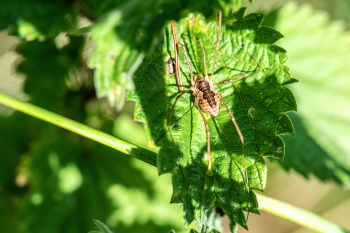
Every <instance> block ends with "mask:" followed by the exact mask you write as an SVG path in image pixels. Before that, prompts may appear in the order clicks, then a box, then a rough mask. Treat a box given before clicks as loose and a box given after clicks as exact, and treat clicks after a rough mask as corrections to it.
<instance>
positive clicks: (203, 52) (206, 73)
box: [198, 39, 208, 79]
mask: <svg viewBox="0 0 350 233" xmlns="http://www.w3.org/2000/svg"><path fill="white" fill-rule="evenodd" d="M198 41H199V44H200V46H201V49H202V57H203V62H204V73H205V79H208V70H207V62H206V60H205V51H204V46H203V42H202V39H198Z"/></svg>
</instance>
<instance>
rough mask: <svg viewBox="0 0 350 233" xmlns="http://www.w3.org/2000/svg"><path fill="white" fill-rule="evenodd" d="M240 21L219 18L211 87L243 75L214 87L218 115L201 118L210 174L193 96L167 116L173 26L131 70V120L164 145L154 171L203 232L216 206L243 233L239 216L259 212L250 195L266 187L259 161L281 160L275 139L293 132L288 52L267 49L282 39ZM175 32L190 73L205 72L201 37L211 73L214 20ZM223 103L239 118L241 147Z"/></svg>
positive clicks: (172, 86)
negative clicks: (169, 179) (168, 180)
mask: <svg viewBox="0 0 350 233" xmlns="http://www.w3.org/2000/svg"><path fill="white" fill-rule="evenodd" d="M243 15H244V10H240V11H239V12H237V13H236V14H233V15H230V16H228V17H226V18H224V25H223V28H222V40H221V43H220V46H219V52H218V58H217V62H216V64H215V69H214V76H213V82H214V83H220V82H222V81H224V80H229V79H233V78H235V77H238V76H240V75H242V74H246V75H247V76H248V77H246V78H244V79H241V80H239V81H236V82H229V83H226V84H222V85H218V86H217V90H218V91H219V92H220V93H221V95H222V104H221V111H220V113H219V115H218V116H216V117H212V116H209V115H208V114H206V118H207V122H208V125H209V130H210V145H211V164H212V166H211V168H209V169H208V159H207V158H208V155H207V142H206V131H205V127H204V122H203V119H202V117H201V115H200V113H199V111H198V110H197V109H196V108H195V107H193V103H194V97H193V96H192V94H191V92H188V93H185V94H183V95H182V96H181V97H180V98H179V99H178V102H177V103H176V106H175V108H174V112H173V114H172V116H171V119H170V118H169V113H170V111H171V108H172V106H173V104H174V101H175V99H176V97H177V96H178V95H179V94H180V92H179V90H178V87H177V84H176V79H175V77H174V75H169V74H167V72H166V67H167V66H166V64H167V63H166V61H167V60H168V59H169V57H171V58H174V56H175V55H174V51H173V40H172V36H171V31H170V28H167V29H166V32H165V36H164V43H163V44H160V45H159V46H158V47H157V48H156V50H155V52H154V53H153V54H152V55H150V56H148V57H147V58H146V59H145V61H144V63H143V64H142V65H141V67H140V68H139V70H138V71H137V72H136V74H135V76H136V78H135V86H136V90H135V92H133V93H130V94H129V98H130V99H132V100H136V101H137V105H136V108H135V118H136V119H137V120H139V121H143V122H146V126H145V128H146V132H147V134H148V137H149V140H150V141H151V144H154V143H157V145H159V146H161V149H160V152H159V155H158V170H159V172H160V173H161V174H162V173H168V172H171V173H172V175H173V197H172V202H173V203H182V204H183V208H184V209H183V210H184V224H185V227H186V226H188V225H189V224H190V223H191V222H192V221H194V220H195V221H196V223H197V226H198V229H199V230H200V232H208V231H210V230H211V229H212V228H213V226H214V221H213V220H212V219H210V218H209V216H210V215H211V213H213V212H214V211H215V207H220V208H222V210H223V211H224V213H225V214H227V215H228V217H229V218H230V220H231V230H234V229H235V226H236V223H238V224H240V225H241V226H243V227H245V228H247V225H246V219H245V215H244V213H243V211H249V212H254V213H259V211H258V206H257V201H256V198H255V195H254V193H253V191H252V190H253V189H257V190H263V189H264V187H265V182H266V174H267V169H266V164H265V162H264V157H267V156H271V157H275V158H280V159H281V158H283V157H284V143H283V141H282V139H281V138H280V136H279V135H282V134H293V133H294V130H293V126H292V124H291V121H290V120H289V118H288V117H287V116H286V115H285V112H287V111H293V110H294V111H295V110H296V103H295V100H294V97H293V95H292V93H291V92H290V90H289V89H288V88H286V87H285V85H286V84H289V83H293V82H295V80H294V79H292V78H291V76H290V74H289V69H288V67H286V66H285V65H284V62H285V61H286V60H287V57H286V55H285V51H284V50H283V49H282V48H280V47H277V46H274V45H272V43H274V42H275V41H276V40H278V39H279V38H281V34H279V33H278V32H277V31H274V30H273V29H270V28H266V27H260V23H261V20H262V19H263V15H261V14H251V15H247V16H246V17H243ZM177 34H178V38H179V41H180V42H181V43H182V44H183V45H184V47H185V48H186V51H187V54H188V56H189V60H190V63H191V64H192V66H193V69H194V73H195V74H204V72H205V71H204V63H203V59H202V51H201V47H200V45H199V42H198V39H199V38H200V39H202V41H203V44H204V48H205V52H206V63H207V66H208V72H209V75H211V70H212V66H213V63H212V61H213V57H214V51H215V43H216V40H217V35H218V23H217V19H216V18H213V19H211V20H210V22H208V23H206V22H205V20H204V19H203V18H202V17H200V16H190V17H188V18H187V19H185V20H183V21H181V22H180V23H178V24H177ZM180 48H181V47H180ZM179 53H180V67H181V76H182V83H183V85H184V88H185V89H187V88H189V87H190V76H189V74H190V70H189V67H188V65H187V63H186V60H185V57H184V53H183V51H182V50H181V49H180V51H179ZM223 102H225V103H226V104H227V106H228V108H229V109H230V111H231V112H232V113H233V114H234V116H235V118H236V121H237V123H238V126H239V129H240V131H241V132H242V134H243V137H244V146H243V145H242V143H241V141H240V138H239V135H238V133H237V130H236V129H235V127H234V125H233V123H232V121H231V118H230V116H229V114H228V111H227V110H226V108H225V106H224V104H223ZM168 119H169V120H170V125H173V127H171V128H168V127H167V120H168ZM246 173H247V174H248V177H246ZM247 181H248V182H247ZM248 186H249V188H248Z"/></svg>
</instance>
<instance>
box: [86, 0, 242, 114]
mask: <svg viewBox="0 0 350 233" xmlns="http://www.w3.org/2000/svg"><path fill="white" fill-rule="evenodd" d="M227 2H230V3H231V2H233V3H236V4H237V3H238V2H240V1H232V0H231V1H229V0H223V1H219V0H217V1H209V0H207V1H191V2H188V1H184V0H183V1H177V0H170V1H165V2H164V1H159V0H152V1H143V0H130V1H125V2H122V3H121V4H120V5H119V6H118V7H117V8H113V9H112V10H111V11H110V12H109V13H108V14H106V15H104V16H103V17H101V18H100V19H99V22H98V23H96V24H94V25H93V26H92V40H93V41H94V42H95V43H96V45H97V47H96V49H95V51H94V52H93V54H92V56H91V58H90V62H89V64H90V66H91V67H92V68H94V69H95V77H94V80H95V87H96V92H97V96H98V97H99V98H102V97H107V98H108V99H109V101H110V102H111V104H112V105H114V106H116V108H117V109H121V108H122V106H123V104H124V102H125V94H126V90H133V88H134V85H133V75H134V72H135V71H136V69H137V68H138V67H139V65H140V64H141V62H142V60H143V58H144V56H145V54H146V53H148V52H149V51H152V49H153V47H154V45H155V43H156V41H158V37H159V34H160V32H161V30H162V29H163V27H164V25H165V24H166V22H168V21H169V20H170V19H179V18H181V17H183V16H184V15H187V14H188V13H189V11H194V12H198V11H199V12H202V13H203V14H205V15H211V14H212V13H213V9H214V8H220V9H221V8H222V9H225V10H226V11H228V10H229V7H228V4H227ZM90 3H92V2H90ZM182 6H186V7H182Z"/></svg>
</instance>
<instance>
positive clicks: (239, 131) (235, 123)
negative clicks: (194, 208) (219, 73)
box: [221, 98, 250, 219]
mask: <svg viewBox="0 0 350 233" xmlns="http://www.w3.org/2000/svg"><path fill="white" fill-rule="evenodd" d="M221 100H222V102H223V103H224V106H225V108H226V110H227V112H228V114H229V115H230V118H231V121H232V123H233V125H234V126H235V129H236V131H237V134H238V136H239V140H240V141H241V143H242V150H243V154H244V165H243V166H244V172H245V183H246V188H247V191H248V194H249V197H250V188H249V183H248V182H249V180H248V171H247V168H246V163H245V160H246V150H245V146H244V137H243V134H242V132H241V130H240V128H239V126H238V124H237V121H236V118H235V117H234V115H233V114H232V112H231V111H230V109H229V108H228V106H227V104H226V101H225V100H224V98H221ZM248 216H249V204H248V215H247V219H248Z"/></svg>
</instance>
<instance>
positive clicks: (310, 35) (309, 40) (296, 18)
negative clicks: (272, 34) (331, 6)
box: [267, 4, 350, 188]
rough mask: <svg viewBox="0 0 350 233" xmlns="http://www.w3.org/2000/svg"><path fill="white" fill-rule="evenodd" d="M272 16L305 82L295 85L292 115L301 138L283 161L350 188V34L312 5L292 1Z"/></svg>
mask: <svg viewBox="0 0 350 233" xmlns="http://www.w3.org/2000/svg"><path fill="white" fill-rule="evenodd" d="M272 16H273V17H276V18H275V19H274V20H272ZM269 19H271V20H268V21H267V22H270V23H269V24H268V25H270V26H272V25H273V26H274V27H276V28H277V29H278V30H281V31H282V32H283V34H285V35H286V38H285V39H283V40H281V42H280V44H281V45H283V47H285V48H287V49H288V50H289V51H291V52H290V53H289V56H290V58H291V60H290V62H289V64H290V67H291V68H292V70H293V74H294V75H295V77H296V78H298V79H299V80H300V85H298V86H295V87H293V88H292V89H293V93H295V95H296V98H297V99H298V106H299V108H298V115H296V114H290V117H291V118H292V120H293V122H294V124H295V128H296V137H295V138H292V137H286V138H285V140H286V144H287V150H286V159H285V160H284V162H281V165H282V166H283V167H284V168H285V169H287V170H289V169H294V170H296V171H297V172H299V173H300V174H301V175H303V176H304V177H309V176H310V175H311V174H313V175H314V176H316V177H318V178H319V179H320V180H322V181H330V180H333V181H335V182H336V183H338V184H340V185H342V186H344V187H347V188H349V187H350V162H349V140H348V139H349V138H350V125H349V124H348V119H350V102H349V99H350V94H349V93H350V92H349V86H350V79H349V78H348V75H349V73H350V67H349V64H348V61H349V60H350V44H349V41H348V32H347V31H344V28H343V25H342V24H341V23H340V22H329V20H328V18H327V15H326V14H325V13H324V12H319V11H314V10H313V9H312V8H311V7H310V6H309V5H303V6H300V7H299V6H297V5H296V4H288V5H286V6H284V7H283V8H281V9H280V10H278V11H276V12H274V14H273V15H271V17H270V18H269ZM305 35H307V36H305Z"/></svg>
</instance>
